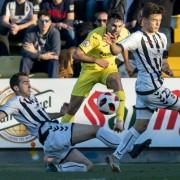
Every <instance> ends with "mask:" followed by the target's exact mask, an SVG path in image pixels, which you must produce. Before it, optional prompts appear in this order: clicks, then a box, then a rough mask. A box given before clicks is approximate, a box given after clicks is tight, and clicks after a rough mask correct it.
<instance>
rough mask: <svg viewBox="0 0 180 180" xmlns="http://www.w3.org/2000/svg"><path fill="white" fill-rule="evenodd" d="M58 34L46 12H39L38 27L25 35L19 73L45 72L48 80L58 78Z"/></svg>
mask: <svg viewBox="0 0 180 180" xmlns="http://www.w3.org/2000/svg"><path fill="white" fill-rule="evenodd" d="M59 54H60V34H59V31H58V30H57V29H56V28H54V27H53V26H52V22H51V16H50V14H48V12H43V11H42V12H40V13H39V15H38V25H37V26H35V27H32V28H31V29H29V30H28V32H27V33H26V36H25V39H24V43H23V52H22V56H23V57H22V60H21V64H20V72H25V73H27V74H29V73H31V72H46V73H48V77H49V78H57V77H58V76H59V61H58V58H59Z"/></svg>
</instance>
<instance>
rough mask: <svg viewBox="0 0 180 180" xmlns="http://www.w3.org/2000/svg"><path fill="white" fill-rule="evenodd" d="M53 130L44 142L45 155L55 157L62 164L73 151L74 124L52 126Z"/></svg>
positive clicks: (54, 124)
mask: <svg viewBox="0 0 180 180" xmlns="http://www.w3.org/2000/svg"><path fill="white" fill-rule="evenodd" d="M51 125H52V126H53V128H52V129H50V130H49V135H48V136H47V139H46V140H45V142H44V154H45V156H48V157H55V158H57V159H58V160H59V162H62V161H63V160H64V159H65V158H66V157H67V155H68V154H69V153H70V151H71V149H72V146H73V145H72V127H73V124H69V123H68V124H56V123H53V124H51Z"/></svg>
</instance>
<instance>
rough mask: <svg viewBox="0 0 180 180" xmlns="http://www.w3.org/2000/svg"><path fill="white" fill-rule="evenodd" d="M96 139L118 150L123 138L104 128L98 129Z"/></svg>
mask: <svg viewBox="0 0 180 180" xmlns="http://www.w3.org/2000/svg"><path fill="white" fill-rule="evenodd" d="M96 138H97V139H99V140H100V141H102V142H103V143H104V144H105V145H107V146H108V147H111V148H117V146H118V145H119V143H120V141H121V137H120V136H119V135H118V134H117V133H115V132H112V131H110V130H108V129H106V128H104V127H101V128H99V129H98V131H97V133H96Z"/></svg>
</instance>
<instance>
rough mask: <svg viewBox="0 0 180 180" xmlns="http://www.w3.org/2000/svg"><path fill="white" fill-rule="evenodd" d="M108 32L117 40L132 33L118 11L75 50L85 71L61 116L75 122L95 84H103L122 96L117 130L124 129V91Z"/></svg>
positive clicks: (126, 60)
mask: <svg viewBox="0 0 180 180" xmlns="http://www.w3.org/2000/svg"><path fill="white" fill-rule="evenodd" d="M107 32H109V33H111V34H112V35H113V36H115V37H116V39H117V42H119V41H121V40H123V39H125V38H126V37H127V36H128V35H129V32H128V30H127V29H125V28H124V22H123V18H122V17H121V16H119V15H118V14H112V15H111V17H109V18H108V21H107V27H99V28H96V29H94V30H93V31H91V32H90V33H89V34H88V36H87V38H86V39H85V40H84V41H83V42H82V43H81V44H80V45H79V47H78V48H77V49H76V50H75V53H74V59H78V60H80V61H81V62H82V63H81V65H82V70H81V73H80V76H79V79H78V80H77V82H76V84H75V86H74V88H73V91H72V94H71V100H70V107H69V110H68V112H67V113H66V114H65V115H64V117H63V118H62V122H63V123H65V122H72V121H73V118H74V115H75V113H76V112H77V111H78V109H79V107H80V106H81V104H82V102H83V101H84V99H85V97H86V96H87V95H88V94H89V92H90V90H91V89H92V88H93V86H94V85H95V84H96V83H102V84H105V85H106V86H107V87H108V88H110V89H113V90H114V92H115V94H116V95H117V96H118V97H119V100H120V105H119V108H118V110H117V112H116V123H115V125H114V130H116V131H118V132H119V131H122V130H123V124H124V123H123V120H124V107H125V93H124V90H123V87H122V83H121V78H120V75H119V72H118V69H117V66H116V63H115V58H116V56H114V55H113V54H112V53H111V50H110V46H109V45H108V44H107V43H106V42H105V41H104V40H103V36H104V34H106V33H107ZM123 55H124V58H125V64H126V67H127V69H129V71H131V66H129V64H128V52H127V51H125V52H124V54H123Z"/></svg>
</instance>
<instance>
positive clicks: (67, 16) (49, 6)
mask: <svg viewBox="0 0 180 180" xmlns="http://www.w3.org/2000/svg"><path fill="white" fill-rule="evenodd" d="M41 9H42V10H46V11H48V12H49V14H51V18H52V22H53V25H54V26H55V27H56V28H57V29H58V30H59V31H60V33H61V40H62V42H63V43H62V51H61V55H60V58H59V60H60V70H59V71H60V72H59V74H60V77H71V76H72V71H70V73H69V70H68V69H71V64H72V58H71V57H72V52H73V49H72V48H71V47H73V46H75V32H74V28H73V22H74V18H75V15H74V0H52V1H47V2H44V3H42V6H41Z"/></svg>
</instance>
